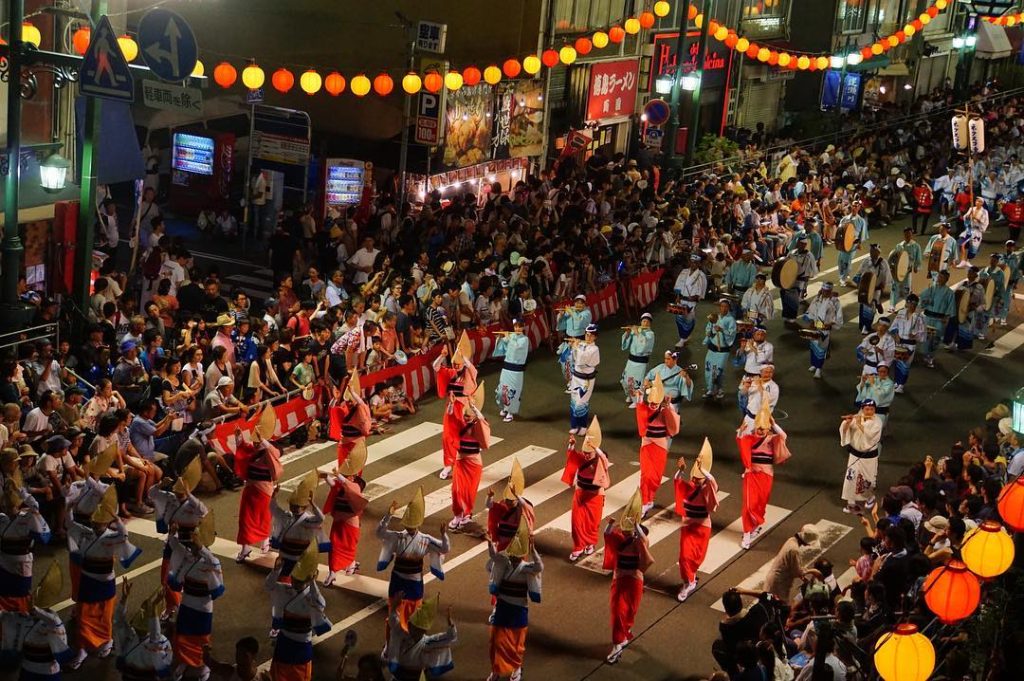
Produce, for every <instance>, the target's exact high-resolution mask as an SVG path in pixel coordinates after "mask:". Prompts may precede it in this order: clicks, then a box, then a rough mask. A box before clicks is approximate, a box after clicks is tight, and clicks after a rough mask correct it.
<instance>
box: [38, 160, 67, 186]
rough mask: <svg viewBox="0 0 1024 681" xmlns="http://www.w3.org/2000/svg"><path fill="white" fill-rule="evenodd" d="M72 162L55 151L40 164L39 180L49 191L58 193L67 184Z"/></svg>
mask: <svg viewBox="0 0 1024 681" xmlns="http://www.w3.org/2000/svg"><path fill="white" fill-rule="evenodd" d="M69 168H71V162H70V161H68V160H67V159H66V158H64V157H63V156H61V155H60V154H58V153H53V154H51V155H50V157H49V158H47V159H46V160H45V161H43V162H42V163H41V164H39V181H40V183H41V184H42V186H43V189H45V190H46V191H47V192H49V193H51V194H56V193H58V192H60V191H61V190H63V189H64V187H65V185H66V184H67V178H68V169H69Z"/></svg>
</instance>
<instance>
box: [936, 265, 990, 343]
mask: <svg viewBox="0 0 1024 681" xmlns="http://www.w3.org/2000/svg"><path fill="white" fill-rule="evenodd" d="M980 273H981V270H979V269H978V268H977V267H973V266H972V267H971V268H970V269H968V270H967V280H966V281H964V282H963V283H961V285H960V288H959V289H958V290H957V292H956V299H957V314H955V315H953V316H952V317H951V318H950V320H949V323H948V324H947V326H946V349H947V350H970V349H971V348H973V347H974V337H975V335H976V334H977V321H978V315H979V310H982V309H983V308H984V307H985V283H986V282H983V281H982V280H981V278H980V276H979V275H980Z"/></svg>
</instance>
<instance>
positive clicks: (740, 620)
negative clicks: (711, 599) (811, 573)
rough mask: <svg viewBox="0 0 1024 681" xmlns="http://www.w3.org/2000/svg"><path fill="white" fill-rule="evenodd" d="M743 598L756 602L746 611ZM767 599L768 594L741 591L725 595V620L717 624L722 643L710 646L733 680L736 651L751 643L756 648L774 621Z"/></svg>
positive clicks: (723, 595) (735, 669)
mask: <svg viewBox="0 0 1024 681" xmlns="http://www.w3.org/2000/svg"><path fill="white" fill-rule="evenodd" d="M744 595H746V596H754V597H755V598H757V601H756V602H755V603H754V604H753V605H751V606H750V607H749V608H746V609H744V607H743V598H742V596H744ZM768 598H769V596H768V594H767V593H758V592H753V591H745V590H741V589H729V590H728V591H726V592H725V593H724V594H722V607H723V608H725V617H724V618H723V619H722V621H721V622H719V623H718V633H719V639H718V640H717V641H715V643H714V644H713V645H712V646H711V654H712V655H713V656H714V658H715V660H716V661H717V662H718V664H720V665H722V669H724V670H726V671H727V672H729V674H730V676H732V675H734V674H735V673H736V671H737V662H738V659H737V647H738V646H739V645H740V644H741V643H749V644H750V645H751V648H753V643H754V642H755V641H757V638H758V635H759V634H760V632H761V628H762V627H763V626H764V625H765V624H766V623H767V622H768V621H769V619H770V618H771V614H772V606H771V605H770V604H769V603H768ZM748 662H749V661H748Z"/></svg>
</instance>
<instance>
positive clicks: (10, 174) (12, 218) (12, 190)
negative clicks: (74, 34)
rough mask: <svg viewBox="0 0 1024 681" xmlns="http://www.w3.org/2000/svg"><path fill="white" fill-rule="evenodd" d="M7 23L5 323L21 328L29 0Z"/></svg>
mask: <svg viewBox="0 0 1024 681" xmlns="http://www.w3.org/2000/svg"><path fill="white" fill-rule="evenodd" d="M7 9H8V12H7V25H8V27H10V36H9V37H10V40H11V45H10V52H9V54H8V56H7V60H8V61H7V68H8V73H9V74H10V79H9V80H8V81H7V184H6V186H5V187H4V202H5V203H4V206H5V208H4V240H3V259H2V263H3V313H2V315H3V324H2V326H3V327H4V328H8V329H17V328H19V327H23V326H24V327H27V326H28V324H24V325H22V321H23V320H22V318H21V316H22V315H23V314H24V312H23V310H24V306H23V305H22V304H21V301H19V300H18V276H19V275H20V273H21V258H22V255H23V254H24V252H25V247H24V246H23V245H22V243H21V235H20V234H19V232H18V213H19V210H18V183H19V182H20V181H21V67H22V62H23V60H22V51H23V50H24V47H25V45H24V43H23V42H22V41H21V31H20V28H21V23H22V21H23V20H24V18H25V0H8V6H7Z"/></svg>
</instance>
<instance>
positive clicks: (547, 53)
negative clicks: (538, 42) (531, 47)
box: [509, 50, 558, 78]
mask: <svg viewBox="0 0 1024 681" xmlns="http://www.w3.org/2000/svg"><path fill="white" fill-rule="evenodd" d="M540 61H541V63H543V64H544V66H546V67H548V68H549V69H550V68H554V67H555V65H556V64H557V63H558V50H544V53H543V54H541V55H540ZM514 77H515V76H509V78H514Z"/></svg>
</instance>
